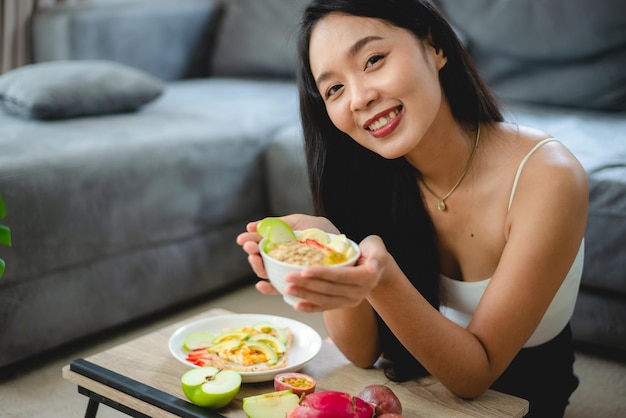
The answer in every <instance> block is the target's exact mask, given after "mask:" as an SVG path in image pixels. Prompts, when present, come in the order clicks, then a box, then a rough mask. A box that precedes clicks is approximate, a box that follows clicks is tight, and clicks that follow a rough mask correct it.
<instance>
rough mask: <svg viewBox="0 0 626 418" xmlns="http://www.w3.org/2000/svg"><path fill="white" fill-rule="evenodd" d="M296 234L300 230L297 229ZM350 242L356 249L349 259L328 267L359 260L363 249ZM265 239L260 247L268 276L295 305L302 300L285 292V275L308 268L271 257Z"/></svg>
mask: <svg viewBox="0 0 626 418" xmlns="http://www.w3.org/2000/svg"><path fill="white" fill-rule="evenodd" d="M295 232H296V234H297V233H298V232H299V231H295ZM327 235H328V238H329V239H332V238H333V237H334V236H335V234H328V233H327ZM348 242H349V243H350V245H351V246H352V248H353V249H354V251H355V254H354V255H353V256H352V257H351V258H350V259H349V260H347V261H344V262H343V263H338V264H331V265H328V266H326V267H328V268H337V267H344V266H351V265H353V264H354V263H356V261H357V260H358V258H359V257H360V256H361V249H360V248H359V246H358V245H357V243H355V242H354V241H352V240H350V239H348ZM264 244H265V239H263V240H261V242H260V243H259V249H260V252H261V258H263V264H264V265H265V271H266V272H267V276H268V278H269V280H270V282H271V283H272V284H273V285H274V287H275V288H276V290H278V291H279V292H280V293H281V294H282V295H283V300H284V301H285V302H286V303H288V304H289V305H291V306H293V305H295V304H296V302H297V301H299V300H300V298H297V297H294V296H290V295H286V294H285V286H286V283H285V276H286V275H287V274H288V273H293V272H298V271H301V270H303V269H305V268H307V267H306V266H298V265H295V264H289V263H285V262H284V261H279V260H277V259H275V258H273V257H270V256H269V255H268V254H267V253H266V252H265V251H264V250H263V248H265V245H264Z"/></svg>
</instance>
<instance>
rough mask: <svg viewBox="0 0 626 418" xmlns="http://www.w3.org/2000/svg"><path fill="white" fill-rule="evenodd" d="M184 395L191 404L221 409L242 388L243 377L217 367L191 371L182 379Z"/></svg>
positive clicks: (232, 371)
mask: <svg viewBox="0 0 626 418" xmlns="http://www.w3.org/2000/svg"><path fill="white" fill-rule="evenodd" d="M180 382H181V385H182V388H183V393H184V394H185V396H186V397H187V399H189V400H190V401H191V403H193V404H195V405H198V406H203V407H206V408H212V409H219V408H223V407H225V406H226V405H228V404H229V403H230V402H231V401H232V400H233V399H234V398H235V396H236V395H237V393H238V392H239V389H240V388H241V375H240V374H239V373H237V372H236V371H234V370H224V369H218V368H215V367H210V366H208V367H199V368H197V369H191V370H189V371H187V372H185V374H183V376H182V377H181V379H180Z"/></svg>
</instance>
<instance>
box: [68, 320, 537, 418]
mask: <svg viewBox="0 0 626 418" xmlns="http://www.w3.org/2000/svg"><path fill="white" fill-rule="evenodd" d="M229 313H232V312H230V311H226V310H222V309H212V310H210V311H207V312H205V313H203V314H200V315H197V316H195V317H192V318H189V319H187V320H185V321H181V322H179V323H176V324H173V325H170V326H168V327H165V328H162V329H160V330H158V331H156V332H153V333H150V334H147V335H144V336H142V337H139V338H137V339H134V340H132V341H129V342H127V343H124V344H121V345H118V346H116V347H113V348H111V349H108V350H106V351H103V352H101V353H98V354H95V355H93V356H90V357H87V358H85V359H77V360H74V361H72V362H71V363H70V364H69V365H67V366H65V367H64V368H63V377H64V378H65V379H66V380H68V381H70V382H72V383H75V384H76V385H78V391H79V392H80V393H82V394H84V395H86V396H88V397H89V404H88V407H87V411H86V414H85V416H86V417H95V416H96V414H97V411H98V405H99V404H100V403H104V404H106V405H109V406H110V407H112V408H115V409H117V410H119V411H122V412H124V413H126V414H128V415H131V416H135V417H243V418H245V414H244V412H243V409H242V399H243V398H244V397H246V396H251V395H258V394H261V393H268V392H272V391H273V390H274V388H273V382H263V383H245V384H243V385H242V387H241V390H240V392H239V394H238V395H237V397H236V398H235V400H234V401H233V402H232V403H231V404H230V405H228V406H227V407H225V408H223V409H220V410H219V411H212V410H209V409H205V408H200V407H197V406H195V405H192V404H191V403H189V402H187V401H186V398H185V395H184V394H183V392H182V388H181V386H180V377H181V376H182V375H183V373H184V372H185V371H186V370H188V369H189V368H188V367H186V366H185V365H184V364H182V363H180V362H179V361H178V360H176V359H175V358H174V357H172V355H171V354H170V352H169V349H168V341H169V338H170V336H171V335H172V334H173V333H174V331H176V330H177V329H178V328H179V327H181V326H182V325H184V324H186V323H189V322H191V321H195V320H198V319H201V318H205V317H207V316H214V315H223V314H229ZM302 372H303V373H307V374H310V375H311V376H314V377H315V378H316V379H317V388H318V389H317V390H339V391H343V392H349V393H352V394H358V393H359V392H360V391H361V389H362V388H363V387H364V386H366V385H369V384H385V385H387V386H389V387H390V388H391V389H392V390H393V391H394V392H395V393H396V395H397V396H398V397H399V398H400V400H401V402H402V406H403V408H404V416H405V417H407V418H408V417H418V416H419V417H443V416H445V417H463V416H472V417H523V416H524V415H525V414H526V413H527V412H528V402H527V401H526V400H524V399H520V398H517V397H514V396H511V395H507V394H504V393H500V392H495V391H491V390H490V391H487V392H486V393H485V394H484V395H482V396H481V397H479V398H477V399H474V400H469V401H467V400H462V399H459V398H457V397H455V396H454V395H452V394H451V393H450V392H449V391H448V390H447V389H446V388H445V387H444V386H443V385H442V384H441V383H439V382H438V381H437V380H436V379H434V378H431V377H428V378H423V379H420V380H417V381H410V382H405V383H402V384H398V383H394V382H390V381H389V380H388V379H387V378H386V377H385V375H384V373H383V372H382V371H381V370H380V369H376V368H373V369H361V368H359V367H356V366H354V365H352V364H351V363H350V362H349V361H348V360H347V359H346V358H345V357H344V356H343V355H342V354H341V353H340V352H339V350H338V349H337V347H336V346H335V345H334V344H333V343H332V342H331V341H329V340H326V341H324V343H323V344H322V349H321V351H320V353H319V354H318V355H317V356H316V357H315V358H314V359H313V360H311V362H309V363H307V364H306V365H305V366H304V367H303V369H302Z"/></svg>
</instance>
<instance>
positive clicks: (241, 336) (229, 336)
mask: <svg viewBox="0 0 626 418" xmlns="http://www.w3.org/2000/svg"><path fill="white" fill-rule="evenodd" d="M247 338H248V333H247V332H243V331H232V332H225V333H223V334H220V335H218V336H217V337H215V339H214V340H213V344H217V343H221V342H222V341H226V340H240V341H242V340H245V339H247Z"/></svg>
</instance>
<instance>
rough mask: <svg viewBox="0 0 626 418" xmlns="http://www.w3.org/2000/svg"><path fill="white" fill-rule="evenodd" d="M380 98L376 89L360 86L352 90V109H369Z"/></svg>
mask: <svg viewBox="0 0 626 418" xmlns="http://www.w3.org/2000/svg"><path fill="white" fill-rule="evenodd" d="M377 97H378V93H377V92H376V89H374V88H372V87H371V86H368V85H358V86H355V87H353V89H352V98H351V101H350V109H351V110H352V111H356V110H364V109H367V108H368V107H369V106H370V105H371V104H372V103H373V102H374V101H375V100H376V98H377Z"/></svg>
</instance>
